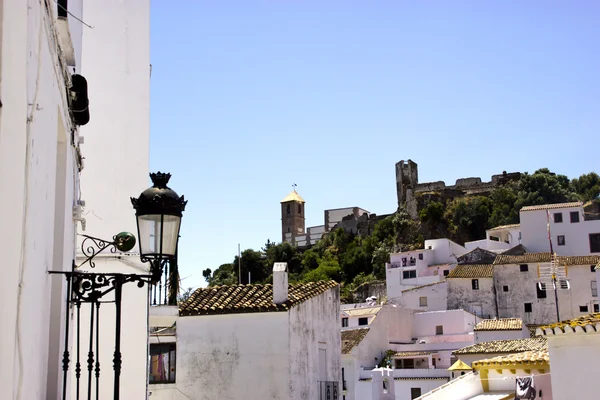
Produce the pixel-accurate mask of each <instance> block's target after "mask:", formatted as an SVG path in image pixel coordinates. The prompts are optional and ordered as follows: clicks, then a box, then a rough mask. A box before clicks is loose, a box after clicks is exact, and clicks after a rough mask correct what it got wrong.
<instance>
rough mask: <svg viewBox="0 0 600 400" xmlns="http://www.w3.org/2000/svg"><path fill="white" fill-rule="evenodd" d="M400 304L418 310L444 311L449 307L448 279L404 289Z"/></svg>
mask: <svg viewBox="0 0 600 400" xmlns="http://www.w3.org/2000/svg"><path fill="white" fill-rule="evenodd" d="M399 302H400V304H401V305H402V306H403V307H407V308H412V309H413V310H416V311H442V310H447V309H448V281H446V280H443V281H439V282H434V283H430V284H428V285H423V286H417V287H414V288H410V289H405V290H403V291H402V298H401V299H400V301H399Z"/></svg>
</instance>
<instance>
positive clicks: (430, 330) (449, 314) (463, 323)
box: [413, 310, 479, 337]
mask: <svg viewBox="0 0 600 400" xmlns="http://www.w3.org/2000/svg"><path fill="white" fill-rule="evenodd" d="M414 318H415V322H414V328H413V335H415V337H424V336H433V337H436V336H447V335H464V334H467V333H469V332H473V327H474V324H476V323H477V321H479V319H478V318H477V317H476V316H475V315H472V314H470V313H467V312H465V311H463V310H448V311H430V312H421V313H416V314H415V315H414ZM438 325H442V326H443V327H444V328H443V329H444V334H443V335H436V326H438Z"/></svg>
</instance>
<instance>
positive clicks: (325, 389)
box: [317, 381, 345, 400]
mask: <svg viewBox="0 0 600 400" xmlns="http://www.w3.org/2000/svg"><path fill="white" fill-rule="evenodd" d="M344 383H345V382H344ZM317 384H318V385H319V386H318V387H319V400H338V399H339V382H335V381H319V382H317ZM344 388H345V385H344ZM344 390H345V389H344Z"/></svg>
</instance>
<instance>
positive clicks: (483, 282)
mask: <svg viewBox="0 0 600 400" xmlns="http://www.w3.org/2000/svg"><path fill="white" fill-rule="evenodd" d="M473 280H477V282H478V283H477V289H474V285H473ZM448 309H450V310H457V309H463V310H467V311H469V312H471V313H473V314H475V315H477V316H479V317H482V318H494V317H497V316H498V313H497V311H496V298H495V294H494V282H493V279H492V278H482V277H478V278H451V279H448Z"/></svg>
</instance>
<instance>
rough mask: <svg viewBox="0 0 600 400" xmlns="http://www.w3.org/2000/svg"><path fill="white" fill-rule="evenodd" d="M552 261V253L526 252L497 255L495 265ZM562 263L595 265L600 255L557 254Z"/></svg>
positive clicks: (599, 260)
mask: <svg viewBox="0 0 600 400" xmlns="http://www.w3.org/2000/svg"><path fill="white" fill-rule="evenodd" d="M551 261H552V255H551V254H550V253H525V254H523V255H520V256H519V255H515V256H512V255H506V254H500V255H498V257H496V261H494V265H506V264H533V263H549V262H551ZM557 261H558V263H559V264H560V265H568V266H572V265H595V264H598V263H599V262H600V256H557Z"/></svg>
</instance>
